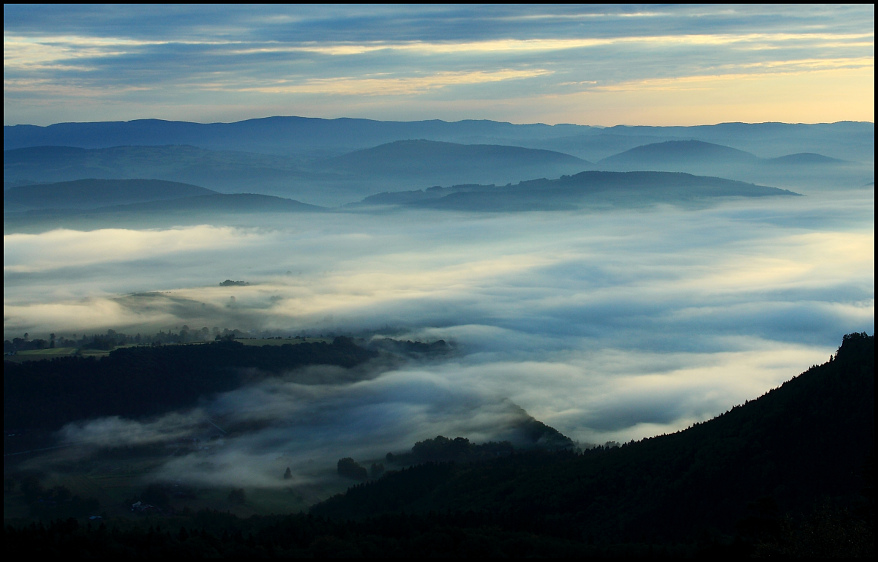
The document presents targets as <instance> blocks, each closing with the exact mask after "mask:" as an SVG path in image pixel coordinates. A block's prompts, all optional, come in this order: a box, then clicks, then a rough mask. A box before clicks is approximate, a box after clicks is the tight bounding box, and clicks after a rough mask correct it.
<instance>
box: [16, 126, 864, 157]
mask: <svg viewBox="0 0 878 562" xmlns="http://www.w3.org/2000/svg"><path fill="white" fill-rule="evenodd" d="M3 133H4V134H3V149H4V150H10V149H15V148H24V147H33V146H74V147H80V148H107V147H111V146H123V145H169V144H189V145H193V146H198V147H201V148H207V149H211V150H235V151H244V152H264V153H270V154H283V155H289V154H292V153H303V152H309V153H315V151H316V152H320V151H329V152H333V153H335V154H336V155H339V154H343V153H346V152H351V151H354V150H359V149H363V148H369V147H372V146H377V145H379V144H385V143H389V142H394V141H397V140H410V139H427V140H436V141H446V142H456V143H461V144H500V145H514V146H523V147H528V148H545V149H550V150H560V151H562V152H565V153H567V154H571V155H574V156H577V157H580V158H585V159H587V160H592V161H594V160H598V159H600V158H602V157H604V156H607V155H609V154H607V153H606V152H605V151H604V150H603V149H602V146H603V145H606V144H609V145H612V146H615V147H618V148H616V149H612V148H611V149H610V154H612V153H615V152H619V149H622V150H624V149H626V148H630V147H631V146H632V145H631V144H630V143H628V144H627V146H626V143H627V142H628V141H625V138H626V137H641V140H638V141H635V146H636V145H640V144H645V143H648V142H656V141H661V140H680V139H686V140H688V139H694V140H701V141H705V142H712V143H718V144H724V145H728V146H732V147H735V148H738V149H740V150H746V151H749V152H755V153H759V154H761V153H763V152H764V151H763V148H770V149H772V150H773V151H780V153H779V154H777V153H776V152H775V153H774V154H769V156H772V157H773V156H777V155H782V154H785V153H786V154H790V153H796V152H818V153H825V151H824V150H822V149H821V147H823V146H829V147H833V149H839V150H842V151H844V154H841V153H838V154H836V153H830V154H828V156H831V157H838V158H843V159H851V160H858V161H865V160H870V159H873V158H874V136H875V125H874V123H867V122H838V123H817V124H789V123H720V124H716V125H698V126H688V127H658V126H627V125H625V126H623V125H617V126H614V127H603V128H602V127H591V126H588V125H571V124H559V125H545V124H540V123H536V124H512V123H504V122H498V121H489V120H464V121H456V122H447V121H441V120H438V119H434V120H427V121H409V122H406V121H375V120H370V119H354V118H341V119H319V118H307V117H295V116H275V117H266V118H261V119H248V120H245V121H238V122H234V123H192V122H184V121H163V120H159V119H138V120H133V121H115V122H91V123H58V124H54V125H49V126H46V127H41V126H35V125H12V126H9V125H5V126H4V127H3ZM601 136H606V137H607V140H606V141H605V140H604V139H601V138H600V137H601ZM612 139H615V140H612ZM649 139H653V140H649ZM852 151H855V152H852ZM593 153H594V154H598V155H599V156H594V155H593Z"/></svg>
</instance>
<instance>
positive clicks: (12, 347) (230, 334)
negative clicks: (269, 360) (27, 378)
mask: <svg viewBox="0 0 878 562" xmlns="http://www.w3.org/2000/svg"><path fill="white" fill-rule="evenodd" d="M243 337H250V334H249V333H248V332H244V331H242V330H238V329H231V330H230V329H228V328H223V329H220V328H218V327H216V326H214V327H213V328H208V327H207V326H204V327H202V328H198V329H192V328H190V327H189V326H186V325H184V326H182V327H181V328H179V330H178V331H173V330H168V331H167V332H165V331H163V330H160V331H158V332H155V333H154V334H151V335H141V334H140V333H137V334H134V335H130V334H125V333H122V332H117V331H116V330H112V329H110V330H107V331H106V333H103V334H83V335H81V336H77V335H76V334H74V335H72V336H69V337H67V336H63V335H59V336H56V335H55V334H54V333H52V334H50V335H49V339H48V340H46V339H43V338H33V339H32V338H30V337H29V334H27V333H25V334H24V336H22V337H20V338H13V339H12V340H4V341H3V353H4V354H5V355H10V354H14V353H17V352H19V351H29V350H37V349H54V348H59V347H72V348H76V349H100V350H111V349H115V348H117V347H121V346H124V345H165V344H178V343H196V342H208V341H215V340H220V339H239V338H243Z"/></svg>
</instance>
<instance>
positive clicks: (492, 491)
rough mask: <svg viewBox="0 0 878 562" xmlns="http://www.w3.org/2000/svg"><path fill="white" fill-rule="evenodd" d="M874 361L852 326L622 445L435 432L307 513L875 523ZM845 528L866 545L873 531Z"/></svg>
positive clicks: (530, 525)
mask: <svg viewBox="0 0 878 562" xmlns="http://www.w3.org/2000/svg"><path fill="white" fill-rule="evenodd" d="M874 365H875V360H874V337H873V336H868V335H866V334H851V335H848V336H846V337H845V338H844V341H843V343H842V346H841V347H840V348H839V350H838V353H837V354H836V355H835V356H834V358H833V360H832V361H831V362H828V363H825V364H823V365H820V366H815V367H813V368H811V369H809V370H808V371H806V372H805V373H803V374H802V375H800V376H798V377H796V378H794V379H792V380H790V381H788V382H787V383H785V384H784V385H782V386H781V387H779V388H777V389H774V390H773V391H771V392H769V393H767V394H766V395H764V396H762V397H761V398H759V399H757V400H754V401H750V402H748V403H746V404H744V405H741V406H737V407H735V408H733V409H731V410H730V411H728V412H726V413H725V414H723V415H721V416H719V417H717V418H715V419H712V420H710V421H707V422H704V423H699V424H696V425H694V426H693V427H691V428H689V429H688V430H685V431H682V432H678V433H674V434H671V435H664V436H659V437H654V438H650V439H644V440H642V441H638V442H630V443H627V444H624V445H622V446H608V447H598V448H594V449H588V450H584V451H581V452H578V453H577V452H573V451H571V450H561V451H554V452H552V451H545V450H544V451H538V452H537V451H534V452H515V454H511V455H507V456H503V457H498V458H496V459H490V460H484V461H482V462H478V463H472V462H461V459H465V458H466V457H467V453H466V452H467V450H468V449H469V448H470V445H468V444H467V442H466V440H463V439H460V438H458V439H450V440H449V439H446V438H441V437H440V438H437V439H435V440H428V441H426V442H422V443H419V444H418V445H416V447H415V448H414V449H413V453H414V451H415V450H417V452H418V453H420V454H421V455H423V456H424V457H425V458H434V459H436V461H434V462H427V463H425V464H419V465H415V466H412V467H409V468H406V469H404V470H400V471H391V472H388V473H387V474H386V475H385V476H384V477H383V478H381V479H379V480H378V481H375V482H366V483H363V484H359V485H357V486H354V487H352V488H350V489H349V490H348V491H347V492H346V493H345V494H343V495H339V496H336V497H333V498H331V499H330V500H327V501H326V502H323V503H321V504H318V505H316V506H314V507H313V508H312V510H311V512H312V513H313V514H315V515H320V516H325V517H331V518H336V519H354V520H361V521H368V520H371V519H374V518H380V517H383V516H385V515H389V514H395V513H400V512H405V513H409V514H428V513H430V512H435V513H446V512H450V513H463V512H467V511H470V510H474V511H477V512H479V513H488V514H493V515H496V516H498V517H505V518H508V520H509V521H510V524H512V525H514V526H516V528H521V529H527V530H528V531H529V532H538V533H550V534H552V535H553V536H556V537H559V538H565V539H569V540H584V541H586V542H588V541H589V540H605V541H621V542H641V541H646V542H661V543H667V542H669V541H683V542H685V541H695V540H697V539H698V535H699V533H700V532H702V531H705V532H707V531H709V532H714V533H718V534H719V535H721V536H725V537H727V538H728V539H729V540H732V539H731V538H732V537H737V538H738V539H739V540H746V541H749V544H751V545H752V544H755V542H758V541H763V540H775V539H777V538H778V536H779V535H778V534H777V533H781V532H782V529H787V531H789V532H791V533H792V532H793V531H792V530H793V529H796V530H795V533H801V532H804V531H802V529H803V527H802V525H806V526H807V525H810V523H808V521H814V520H815V519H814V518H815V517H817V519H816V520H819V519H820V517H823V515H819V513H822V514H824V515H826V514H834V515H832V517H836V518H837V520H839V521H845V522H846V523H845V525H843V527H850V528H856V529H871V523H870V522H871V521H873V518H874V514H873V511H872V510H873V505H874V504H873V502H874V497H873V494H874ZM450 460H454V462H450ZM815 514H818V515H815ZM826 516H827V517H828V515H826ZM834 528H836V529H837V530H838V532H839V533H840V532H841V531H840V529H841V527H839V526H838V525H836V526H835V527H834ZM772 533H774V534H772ZM766 534H767V535H766ZM768 535H770V536H769V537H768V538H766V536H768ZM835 539H839V540H840V539H841V537H840V536H836V537H835ZM835 539H833V538H832V537H825V540H826V541H831V540H835ZM778 540H779V539H778ZM850 540H851V541H852V544H853V543H856V544H859V545H860V546H862V545H865V544H868V543H869V540H871V539H870V536H868V535H862V536H858V537H856V538H855V539H850ZM826 544H829V543H828V542H827V543H826ZM872 544H874V542H872Z"/></svg>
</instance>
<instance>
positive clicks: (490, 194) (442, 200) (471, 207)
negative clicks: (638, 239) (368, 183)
mask: <svg viewBox="0 0 878 562" xmlns="http://www.w3.org/2000/svg"><path fill="white" fill-rule="evenodd" d="M789 195H798V194H797V193H794V192H791V191H787V190H783V189H778V188H774V187H765V186H759V185H754V184H750V183H744V182H739V181H733V180H727V179H722V178H715V177H704V176H694V175H691V174H684V173H674V172H598V171H585V172H580V173H578V174H575V175H572V176H563V177H561V178H559V179H554V180H549V179H539V180H531V181H524V182H520V183H518V184H516V185H507V186H495V185H460V186H454V187H449V188H438V187H434V188H430V189H426V190H420V191H405V192H398V193H381V194H377V195H374V196H371V197H368V198H366V199H364V200H363V201H362V205H399V206H407V207H419V208H430V209H445V210H457V211H535V210H542V211H549V210H562V209H577V208H585V207H594V206H597V207H601V206H645V205H653V204H657V203H667V204H686V203H696V202H702V203H703V202H708V201H710V200H711V199H715V198H718V197H765V196H789Z"/></svg>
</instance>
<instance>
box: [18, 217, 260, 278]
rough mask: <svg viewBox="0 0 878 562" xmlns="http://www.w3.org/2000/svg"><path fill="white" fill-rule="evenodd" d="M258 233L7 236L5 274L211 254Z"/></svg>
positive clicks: (202, 230) (198, 229)
mask: <svg viewBox="0 0 878 562" xmlns="http://www.w3.org/2000/svg"><path fill="white" fill-rule="evenodd" d="M257 238H258V235H257V234H255V232H254V231H249V232H243V231H239V230H237V229H234V228H229V227H213V226H208V225H202V226H194V227H186V228H178V229H171V230H127V229H102V230H93V231H88V232H82V231H77V230H67V229H59V230H53V231H51V232H46V233H43V234H6V235H4V236H3V271H4V274H6V273H35V272H41V271H47V270H54V269H61V268H66V267H73V266H75V267H87V266H91V265H94V264H98V263H105V262H117V261H129V260H146V259H151V258H155V257H157V256H162V255H167V254H178V253H181V252H197V251H210V250H216V249H221V248H228V247H229V246H234V247H241V246H246V245H249V244H253V243H255V242H256V239H257Z"/></svg>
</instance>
